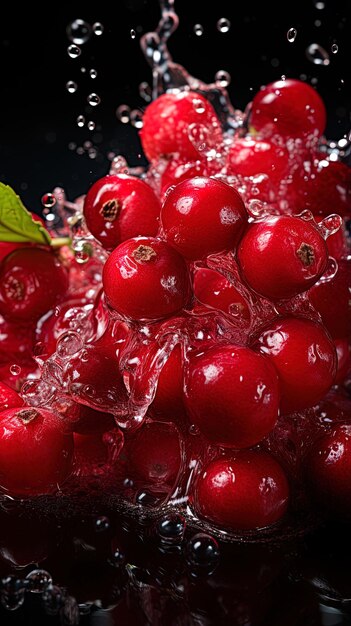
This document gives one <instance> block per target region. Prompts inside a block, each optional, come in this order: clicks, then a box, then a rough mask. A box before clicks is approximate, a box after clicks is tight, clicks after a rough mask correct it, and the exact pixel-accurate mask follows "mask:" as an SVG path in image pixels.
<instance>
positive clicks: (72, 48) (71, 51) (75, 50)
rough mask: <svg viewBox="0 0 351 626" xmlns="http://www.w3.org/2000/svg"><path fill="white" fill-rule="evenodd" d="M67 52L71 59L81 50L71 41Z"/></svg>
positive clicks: (77, 55)
mask: <svg viewBox="0 0 351 626" xmlns="http://www.w3.org/2000/svg"><path fill="white" fill-rule="evenodd" d="M67 52H68V56H69V57H71V59H77V58H78V57H79V55H80V54H81V52H82V51H81V49H80V48H79V46H76V45H75V44H74V43H72V44H71V45H70V46H68V48H67Z"/></svg>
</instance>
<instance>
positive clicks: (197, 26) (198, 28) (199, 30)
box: [194, 24, 204, 37]
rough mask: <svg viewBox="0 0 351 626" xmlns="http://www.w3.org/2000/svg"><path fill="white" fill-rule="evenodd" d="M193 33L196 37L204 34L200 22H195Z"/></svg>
mask: <svg viewBox="0 0 351 626" xmlns="http://www.w3.org/2000/svg"><path fill="white" fill-rule="evenodd" d="M194 33H195V35H196V36H197V37H201V36H202V35H203V34H204V27H203V26H202V24H195V26H194Z"/></svg>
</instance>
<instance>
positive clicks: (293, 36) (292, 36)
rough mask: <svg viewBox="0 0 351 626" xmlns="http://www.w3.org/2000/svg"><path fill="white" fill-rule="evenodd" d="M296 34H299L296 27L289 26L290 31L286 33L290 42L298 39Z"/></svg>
mask: <svg viewBox="0 0 351 626" xmlns="http://www.w3.org/2000/svg"><path fill="white" fill-rule="evenodd" d="M296 35H297V30H296V28H289V30H288V32H287V33H286V38H287V40H288V42H289V43H294V41H295V39H296Z"/></svg>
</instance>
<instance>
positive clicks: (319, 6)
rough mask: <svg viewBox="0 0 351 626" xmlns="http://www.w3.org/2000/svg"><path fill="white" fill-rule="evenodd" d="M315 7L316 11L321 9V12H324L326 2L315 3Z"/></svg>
mask: <svg viewBox="0 0 351 626" xmlns="http://www.w3.org/2000/svg"><path fill="white" fill-rule="evenodd" d="M314 6H315V7H316V9H319V11H323V9H324V8H325V2H318V1H317V2H315V3H314Z"/></svg>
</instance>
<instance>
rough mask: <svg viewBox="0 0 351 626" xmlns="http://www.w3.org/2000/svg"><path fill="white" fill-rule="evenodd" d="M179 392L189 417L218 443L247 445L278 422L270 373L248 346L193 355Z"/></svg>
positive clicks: (275, 379) (276, 388)
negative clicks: (181, 390) (184, 381)
mask: <svg viewBox="0 0 351 626" xmlns="http://www.w3.org/2000/svg"><path fill="white" fill-rule="evenodd" d="M185 389H186V391H185V404H186V409H187V412H188V414H189V419H190V420H191V422H192V423H194V424H196V426H198V428H199V429H200V431H201V432H202V433H203V434H204V435H205V437H206V438H207V439H209V440H210V441H211V442H213V443H216V444H218V445H222V446H225V447H230V448H247V447H249V446H253V445H254V444H256V443H258V442H259V441H261V440H262V439H263V438H264V437H265V436H266V435H267V434H268V433H269V432H270V431H271V430H272V428H273V427H274V425H275V423H276V421H277V419H278V415H279V400H280V394H279V385H278V377H277V374H276V371H275V369H274V367H272V365H271V363H270V362H269V360H268V359H266V358H264V357H262V356H261V355H258V354H255V352H254V351H253V350H250V349H249V348H243V347H240V346H235V345H225V346H215V347H213V348H210V349H209V350H207V351H205V352H202V353H200V354H198V355H197V356H194V357H193V358H192V359H191V361H190V364H189V372H188V377H187V380H186V386H185Z"/></svg>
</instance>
